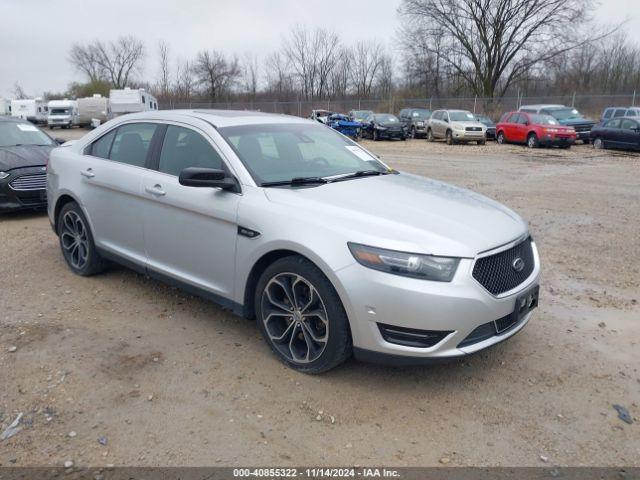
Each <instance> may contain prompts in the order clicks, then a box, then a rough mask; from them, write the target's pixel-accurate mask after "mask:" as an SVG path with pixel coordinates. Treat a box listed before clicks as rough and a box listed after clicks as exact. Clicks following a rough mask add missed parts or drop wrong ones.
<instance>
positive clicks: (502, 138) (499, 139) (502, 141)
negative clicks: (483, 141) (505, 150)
mask: <svg viewBox="0 0 640 480" xmlns="http://www.w3.org/2000/svg"><path fill="white" fill-rule="evenodd" d="M496 142H498V145H504V144H505V143H507V138H506V137H505V136H504V132H498V136H497V137H496Z"/></svg>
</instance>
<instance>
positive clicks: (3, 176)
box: [0, 172, 11, 180]
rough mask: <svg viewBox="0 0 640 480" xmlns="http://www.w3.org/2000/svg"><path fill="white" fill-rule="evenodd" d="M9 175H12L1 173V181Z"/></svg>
mask: <svg viewBox="0 0 640 480" xmlns="http://www.w3.org/2000/svg"><path fill="white" fill-rule="evenodd" d="M9 175H11V174H10V173H7V172H0V180H4V179H5V178H7V177H8V176H9Z"/></svg>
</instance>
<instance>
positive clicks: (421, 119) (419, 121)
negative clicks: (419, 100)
mask: <svg viewBox="0 0 640 480" xmlns="http://www.w3.org/2000/svg"><path fill="white" fill-rule="evenodd" d="M430 117H431V110H429V109H427V108H403V109H402V110H400V121H401V122H402V124H403V125H404V126H405V127H406V128H407V131H408V132H409V136H410V137H411V138H417V137H426V136H427V121H428V120H429V118H430Z"/></svg>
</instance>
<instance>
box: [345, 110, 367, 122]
mask: <svg viewBox="0 0 640 480" xmlns="http://www.w3.org/2000/svg"><path fill="white" fill-rule="evenodd" d="M347 115H348V116H349V118H350V119H351V120H353V121H355V122H360V123H363V122H364V121H365V120H366V119H367V118H369V117H370V116H371V115H373V112H372V111H371V110H351V111H350V112H349V113H348V114H347Z"/></svg>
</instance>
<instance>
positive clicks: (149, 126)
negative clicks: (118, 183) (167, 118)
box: [109, 123, 157, 167]
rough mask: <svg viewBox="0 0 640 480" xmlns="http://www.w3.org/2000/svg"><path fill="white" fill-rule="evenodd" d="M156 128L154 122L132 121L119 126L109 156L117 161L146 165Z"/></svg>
mask: <svg viewBox="0 0 640 480" xmlns="http://www.w3.org/2000/svg"><path fill="white" fill-rule="evenodd" d="M156 128H157V125H155V124H153V123H130V124H127V125H122V126H121V127H118V130H117V132H116V136H115V138H114V140H113V145H112V146H111V153H110V155H109V158H110V159H111V160H114V161H116V162H121V163H126V164H128V165H134V166H136V167H144V166H145V162H146V159H147V153H148V152H149V147H150V145H151V139H152V138H153V134H154V133H155V132H156Z"/></svg>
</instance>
